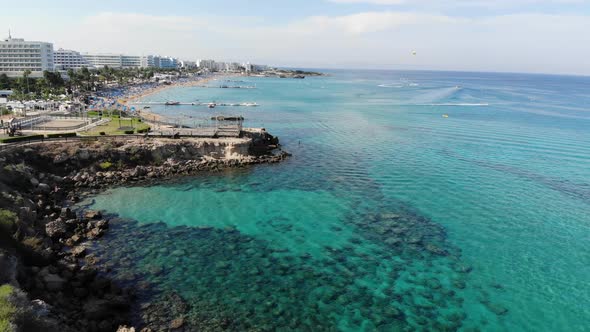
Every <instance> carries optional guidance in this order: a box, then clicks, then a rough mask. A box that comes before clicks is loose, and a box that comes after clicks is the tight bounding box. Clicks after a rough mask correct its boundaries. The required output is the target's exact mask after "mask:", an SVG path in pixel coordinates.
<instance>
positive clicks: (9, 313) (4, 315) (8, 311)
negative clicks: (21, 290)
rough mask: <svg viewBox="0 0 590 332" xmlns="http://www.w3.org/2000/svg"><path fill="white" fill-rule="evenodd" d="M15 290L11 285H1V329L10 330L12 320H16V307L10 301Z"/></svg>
mask: <svg viewBox="0 0 590 332" xmlns="http://www.w3.org/2000/svg"><path fill="white" fill-rule="evenodd" d="M13 292H14V287H12V286H11V285H8V284H6V285H2V286H0V331H3V332H4V331H10V329H11V322H12V321H13V320H14V315H15V313H16V307H15V306H14V304H12V303H11V302H10V297H11V296H12V293H13Z"/></svg>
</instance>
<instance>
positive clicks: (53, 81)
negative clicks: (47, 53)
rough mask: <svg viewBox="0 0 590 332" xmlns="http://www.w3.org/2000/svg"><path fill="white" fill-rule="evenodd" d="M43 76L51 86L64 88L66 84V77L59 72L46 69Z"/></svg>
mask: <svg viewBox="0 0 590 332" xmlns="http://www.w3.org/2000/svg"><path fill="white" fill-rule="evenodd" d="M43 78H45V80H46V81H47V83H48V84H49V87H51V88H52V89H57V88H62V87H64V85H65V82H64V79H63V78H62V77H61V75H60V74H59V73H55V72H52V71H48V70H46V71H44V72H43Z"/></svg>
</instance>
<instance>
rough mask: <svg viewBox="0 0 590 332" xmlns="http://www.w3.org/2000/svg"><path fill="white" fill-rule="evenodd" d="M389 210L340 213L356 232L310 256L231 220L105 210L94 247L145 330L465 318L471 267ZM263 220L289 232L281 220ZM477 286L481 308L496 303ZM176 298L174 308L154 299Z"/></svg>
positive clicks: (451, 326)
mask: <svg viewBox="0 0 590 332" xmlns="http://www.w3.org/2000/svg"><path fill="white" fill-rule="evenodd" d="M394 212H396V213H393V212H391V211H389V212H386V211H382V212H379V211H376V213H371V214H364V215H362V216H349V218H347V221H346V223H345V224H346V226H348V227H352V228H353V230H354V233H355V234H356V236H354V237H351V238H349V239H348V241H347V242H345V243H343V244H342V245H339V246H328V245H326V246H323V247H322V248H320V253H319V255H318V254H312V253H308V252H302V251H298V252H295V253H294V252H291V251H290V250H288V249H285V248H276V247H274V246H272V245H271V244H269V243H268V242H267V241H265V240H261V239H257V238H256V237H253V236H249V235H247V234H243V233H241V232H240V231H239V230H238V229H236V228H235V227H225V228H215V227H208V226H196V227H190V226H176V227H169V226H167V225H166V224H165V223H162V222H159V223H148V224H139V223H137V222H135V221H132V220H124V219H119V218H116V217H113V219H111V229H110V231H109V234H108V235H107V237H106V238H105V239H104V240H103V241H101V242H100V243H99V244H98V245H97V246H96V247H95V248H94V249H93V251H94V254H95V256H96V257H97V258H98V259H99V263H98V265H99V266H100V267H101V268H102V269H103V271H108V274H109V275H110V276H111V277H113V278H114V279H115V280H118V281H119V282H121V283H122V284H124V285H127V284H130V283H136V284H138V285H139V298H140V299H141V302H142V305H141V307H140V308H138V310H139V312H138V316H137V317H136V319H137V320H138V322H141V323H140V324H142V325H144V324H145V325H147V326H149V327H151V328H153V329H156V330H160V329H163V328H167V327H168V325H169V322H171V321H173V320H175V319H177V320H178V319H182V321H183V326H185V328H187V329H188V330H192V329H195V330H212V331H214V330H233V331H245V330H262V331H273V330H302V331H330V330H348V331H358V330H378V331H396V330H408V331H409V330H430V331H431V330H439V331H447V330H448V331H452V330H457V329H459V328H461V327H466V326H463V320H464V319H465V318H466V313H465V312H464V311H463V310H462V305H463V301H464V300H463V298H462V296H461V293H462V292H463V291H464V290H465V288H466V284H467V278H468V275H469V272H470V271H471V267H470V266H468V265H466V264H464V263H463V262H461V259H460V252H459V250H458V249H457V248H454V247H452V246H451V245H450V244H449V243H448V242H447V241H446V239H445V232H444V230H443V229H442V228H441V227H440V226H439V225H437V224H434V223H432V222H431V221H430V220H428V219H427V218H425V217H423V216H420V215H418V214H416V213H413V212H411V211H409V210H408V209H401V210H397V211H394ZM359 217H360V218H359ZM269 223H271V224H272V227H275V228H278V229H279V232H282V233H285V234H286V235H287V236H289V233H291V232H292V228H293V227H292V226H291V227H290V226H289V225H287V224H285V223H284V222H281V221H280V220H279V221H277V222H274V223H272V222H269ZM332 230H333V231H334V234H335V236H338V234H339V232H341V231H342V229H339V228H338V227H332ZM101 259H102V261H103V262H104V264H101V263H100V261H101ZM498 287H500V286H498ZM178 295H180V296H178ZM481 296H482V299H481V303H482V305H483V306H485V307H487V308H488V310H491V311H493V312H495V313H496V314H497V315H500V316H501V315H503V314H505V313H506V309H505V308H503V307H502V306H501V304H497V303H491V302H490V300H489V299H486V298H485V293H484V292H482V293H481ZM180 298H182V299H180ZM177 303H182V305H180V307H181V309H180V310H178V309H170V310H162V309H161V308H175V307H178V306H179V305H177ZM156 308H159V309H157V310H156Z"/></svg>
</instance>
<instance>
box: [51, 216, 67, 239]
mask: <svg viewBox="0 0 590 332" xmlns="http://www.w3.org/2000/svg"><path fill="white" fill-rule="evenodd" d="M67 231H68V229H67V225H66V223H65V221H63V220H62V219H59V218H58V219H56V220H55V221H52V222H49V223H47V225H45V233H47V235H48V236H49V237H52V238H58V237H60V236H63V235H65V234H66V232H67Z"/></svg>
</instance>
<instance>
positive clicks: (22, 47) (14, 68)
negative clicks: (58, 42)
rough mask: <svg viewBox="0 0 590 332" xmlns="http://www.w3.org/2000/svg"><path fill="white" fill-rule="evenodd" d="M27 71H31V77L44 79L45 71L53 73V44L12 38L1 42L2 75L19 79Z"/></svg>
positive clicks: (0, 67)
mask: <svg viewBox="0 0 590 332" xmlns="http://www.w3.org/2000/svg"><path fill="white" fill-rule="evenodd" d="M27 69H28V70H30V71H31V77H42V76H43V71H45V70H49V71H53V70H54V65H53V44H52V43H47V42H39V41H25V40H24V39H21V38H12V36H9V37H8V38H7V39H4V40H1V41H0V74H6V75H7V76H9V77H19V76H23V73H24V72H25V71H26V70H27Z"/></svg>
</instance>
